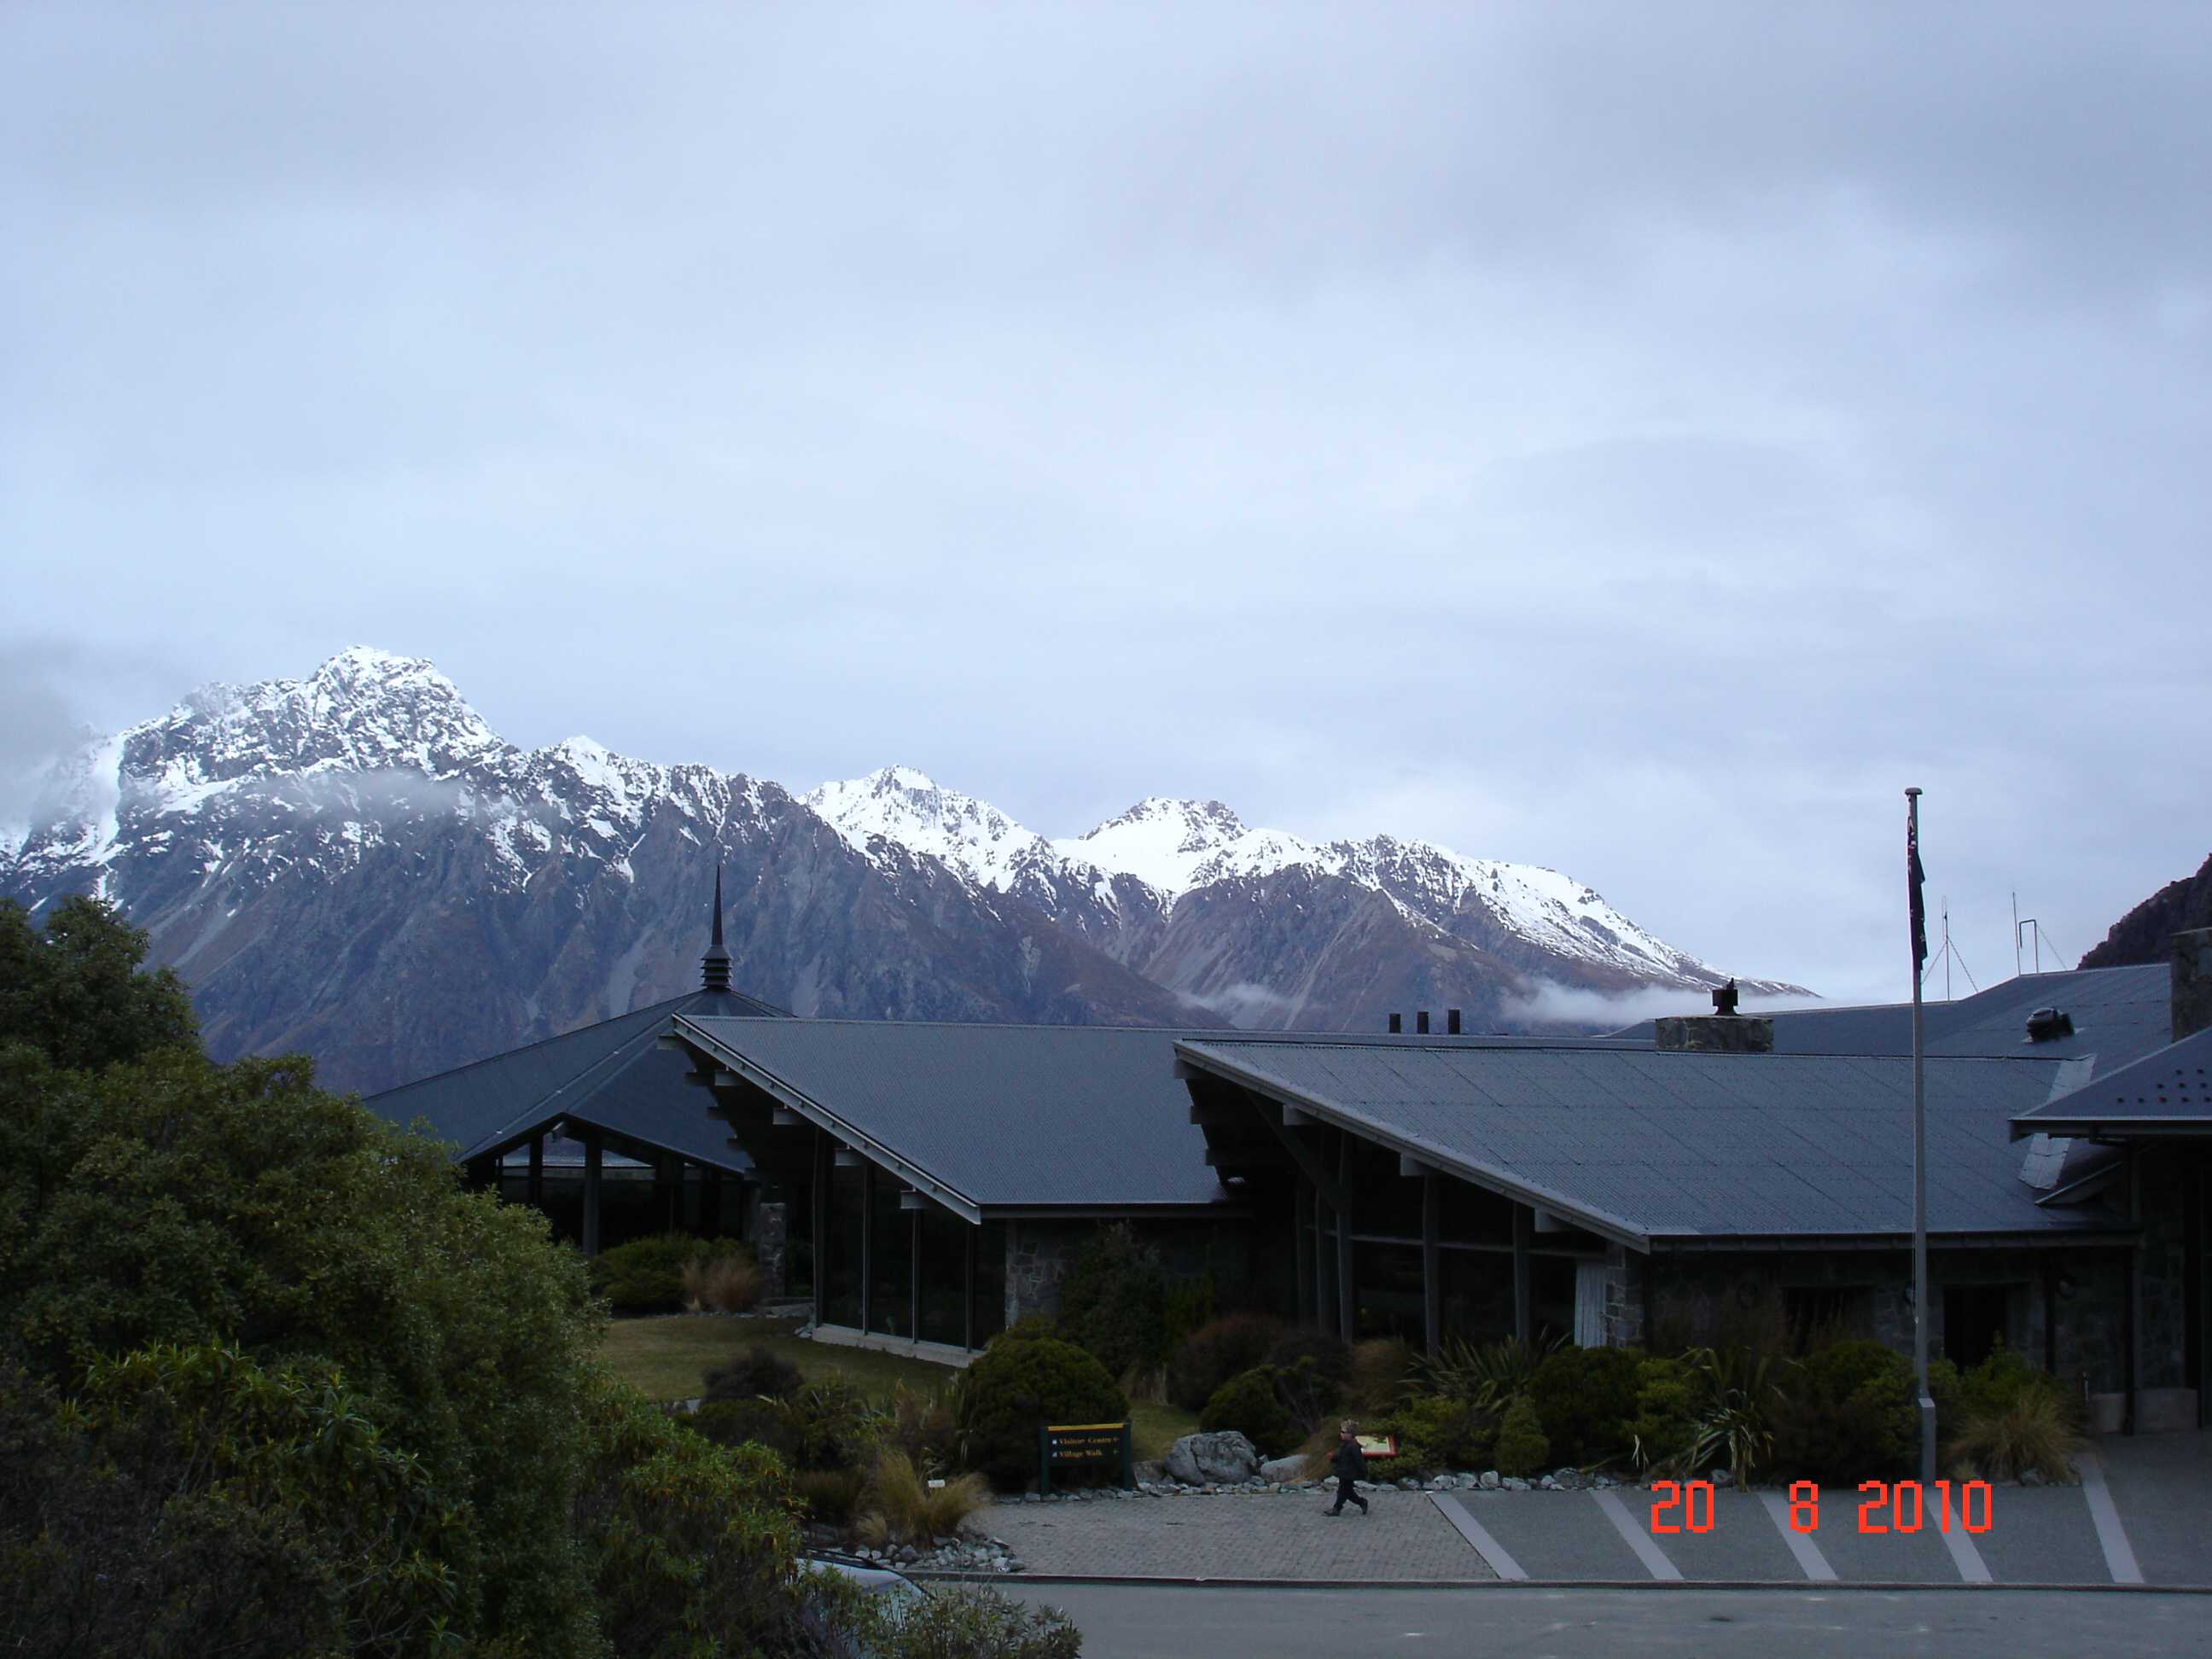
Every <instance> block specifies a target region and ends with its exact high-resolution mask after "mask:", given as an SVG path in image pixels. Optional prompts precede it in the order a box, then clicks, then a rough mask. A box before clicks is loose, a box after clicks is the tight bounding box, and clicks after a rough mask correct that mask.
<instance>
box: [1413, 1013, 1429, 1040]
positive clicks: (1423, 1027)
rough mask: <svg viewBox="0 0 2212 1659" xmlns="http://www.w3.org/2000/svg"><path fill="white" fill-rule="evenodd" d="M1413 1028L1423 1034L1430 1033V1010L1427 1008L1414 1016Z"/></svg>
mask: <svg viewBox="0 0 2212 1659" xmlns="http://www.w3.org/2000/svg"><path fill="white" fill-rule="evenodd" d="M1413 1030H1415V1031H1416V1032H1418V1033H1419V1035H1421V1036H1428V1034H1429V1011H1428V1010H1427V1009H1425V1008H1424V1009H1422V1010H1421V1012H1419V1013H1418V1014H1415V1015H1414V1016H1413Z"/></svg>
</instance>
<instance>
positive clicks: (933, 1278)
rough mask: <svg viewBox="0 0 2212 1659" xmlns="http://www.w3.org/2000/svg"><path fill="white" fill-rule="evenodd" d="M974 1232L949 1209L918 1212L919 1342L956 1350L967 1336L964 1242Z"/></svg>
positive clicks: (966, 1246)
mask: <svg viewBox="0 0 2212 1659" xmlns="http://www.w3.org/2000/svg"><path fill="white" fill-rule="evenodd" d="M974 1232H975V1229H974V1228H973V1227H970V1226H969V1225H968V1224H967V1223H966V1222H964V1221H963V1220H962V1219H961V1218H959V1217H958V1216H957V1215H954V1214H953V1213H952V1212H951V1211H949V1210H940V1209H939V1208H938V1207H937V1206H934V1205H932V1206H930V1207H929V1208H928V1209H927V1210H924V1211H923V1212H921V1339H922V1340H923V1341H925V1342H950V1343H951V1344H952V1345H953V1346H955V1347H957V1346H959V1345H960V1344H961V1343H962V1342H963V1341H964V1340H966V1339H967V1333H968V1241H969V1237H970V1235H972V1234H973V1233H974Z"/></svg>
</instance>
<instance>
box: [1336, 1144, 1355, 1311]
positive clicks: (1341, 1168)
mask: <svg viewBox="0 0 2212 1659" xmlns="http://www.w3.org/2000/svg"><path fill="white" fill-rule="evenodd" d="M1336 1185H1337V1189H1338V1191H1339V1192H1340V1194H1342V1197H1343V1201H1342V1202H1341V1203H1340V1204H1339V1205H1338V1206H1337V1207H1336V1334H1338V1335H1339V1336H1340V1337H1342V1338H1343V1339H1344V1340H1346V1342H1350V1341H1351V1340H1352V1338H1353V1334H1354V1328H1355V1327H1356V1326H1357V1324H1358V1315H1359V1297H1358V1290H1357V1287H1356V1286H1355V1285H1354V1283H1353V1278H1352V1133H1351V1132H1350V1131H1349V1130H1346V1129H1339V1130H1338V1131H1337V1132H1336Z"/></svg>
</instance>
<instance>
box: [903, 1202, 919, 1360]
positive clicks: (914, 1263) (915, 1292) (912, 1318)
mask: <svg viewBox="0 0 2212 1659" xmlns="http://www.w3.org/2000/svg"><path fill="white" fill-rule="evenodd" d="M908 1213H909V1214H911V1215H912V1216H913V1217H914V1229H913V1232H912V1234H911V1235H910V1236H911V1237H912V1238H913V1240H914V1243H913V1247H912V1248H911V1249H908V1251H907V1254H906V1265H907V1280H908V1285H907V1314H906V1317H907V1327H906V1334H907V1335H908V1337H910V1338H911V1339H912V1340H915V1341H916V1342H919V1341H921V1211H919V1210H914V1211H910V1212H908Z"/></svg>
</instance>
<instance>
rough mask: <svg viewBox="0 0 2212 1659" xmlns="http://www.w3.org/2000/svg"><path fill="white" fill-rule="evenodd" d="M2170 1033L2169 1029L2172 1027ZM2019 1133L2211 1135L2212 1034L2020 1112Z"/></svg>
mask: <svg viewBox="0 0 2212 1659" xmlns="http://www.w3.org/2000/svg"><path fill="white" fill-rule="evenodd" d="M2169 1029H2171V1028H2169ZM2013 1132H2014V1133H2015V1134H2023V1135H2026V1134H2035V1133H2046V1134H2057V1135H2064V1134H2075V1135H2104V1136H2108V1137H2113V1138H2130V1137H2134V1136H2140V1135H2150V1136H2158V1137H2164V1136H2169V1135H2175V1134H2208V1133H2212V1030H2203V1031H2199V1032H2197V1033H2196V1035H2194V1036H2185V1037H2184V1038H2182V1040H2181V1041H2180V1042H2175V1043H2169V1044H2168V1045H2167V1046H2166V1047H2165V1048H2161V1049H2160V1050H2159V1051H2158V1052H2157V1053H2155V1054H2148V1055H2146V1056H2144V1057H2143V1058H2142V1059H2141V1060H2137V1061H2136V1062H2135V1064H2133V1065H2132V1066H2122V1067H2120V1069H2119V1070H2118V1071H2117V1072H2110V1073H2107V1072H2105V1071H2104V1070H2103V1069H2102V1068H2101V1067H2100V1069H2099V1072H2098V1074H2097V1076H2096V1078H2095V1079H2094V1080H2093V1081H2091V1082H2088V1083H2086V1084H2084V1085H2082V1086H2081V1087H2080V1088H2078V1089H2075V1090H2073V1091H2070V1092H2069V1093H2066V1094H2062V1095H2060V1096H2058V1097H2056V1098H2054V1099H2052V1100H2051V1101H2050V1102H2049V1103H2045V1104H2044V1105H2042V1106H2039V1107H2034V1108H2032V1109H2029V1110H2027V1111H2024V1112H2021V1113H2020V1114H2018V1115H2016V1116H2015V1117H2014V1119H2013Z"/></svg>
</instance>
